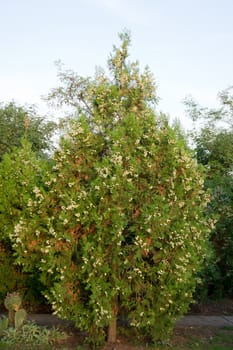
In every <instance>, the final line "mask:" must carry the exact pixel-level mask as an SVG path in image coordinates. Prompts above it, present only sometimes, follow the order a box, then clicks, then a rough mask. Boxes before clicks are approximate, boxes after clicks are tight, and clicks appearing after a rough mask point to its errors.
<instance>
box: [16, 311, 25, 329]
mask: <svg viewBox="0 0 233 350" xmlns="http://www.w3.org/2000/svg"><path fill="white" fill-rule="evenodd" d="M26 317H27V313H26V311H25V310H24V309H19V310H17V311H16V312H15V328H20V327H21V326H22V324H23V323H24V321H25V320H26Z"/></svg>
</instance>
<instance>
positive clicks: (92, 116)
mask: <svg viewBox="0 0 233 350" xmlns="http://www.w3.org/2000/svg"><path fill="white" fill-rule="evenodd" d="M120 39H121V46H120V47H119V48H116V47H115V48H114V50H113V54H112V55H111V56H110V58H109V61H108V67H109V71H110V77H108V76H107V75H106V74H105V73H104V72H103V71H101V70H99V71H98V72H97V73H96V76H95V77H94V79H93V80H92V79H90V78H87V79H86V78H81V77H79V76H77V75H75V74H74V73H72V72H65V73H63V74H62V79H63V86H61V87H59V88H58V89H56V90H54V91H53V92H52V94H51V97H55V98H56V99H57V101H58V103H61V104H62V103H66V104H69V105H72V106H74V107H75V109H76V111H77V116H76V118H75V119H74V120H73V121H72V123H71V126H70V128H69V130H68V131H67V135H66V136H64V138H63V139H62V141H61V144H60V149H59V151H58V152H57V153H56V155H55V158H54V163H55V165H54V167H53V171H52V176H51V178H50V179H49V180H48V182H47V186H48V191H47V194H46V195H45V196H44V194H43V193H38V195H37V198H36V199H35V200H34V201H33V202H32V203H31V206H30V210H29V211H28V212H27V211H25V213H24V217H22V218H21V220H20V222H19V224H18V225H17V226H16V227H15V233H14V241H15V249H16V250H17V253H18V262H19V263H21V264H23V265H24V267H25V269H29V270H30V268H32V266H37V268H38V269H39V270H40V272H41V278H42V281H44V283H45V284H47V285H48V286H49V287H48V291H47V293H46V296H47V298H48V300H49V301H50V302H51V304H52V306H53V309H54V311H55V313H56V314H58V315H59V316H61V317H63V318H67V319H71V320H74V321H75V323H76V325H77V326H78V328H79V329H82V330H85V331H87V332H88V333H89V334H90V338H91V339H92V340H93V341H95V342H97V341H101V340H103V339H105V337H106V336H107V339H108V341H109V342H115V341H116V321H117V318H118V317H119V315H121V313H122V311H123V310H124V312H125V313H127V317H128V319H129V321H130V324H131V326H132V327H135V328H136V329H138V330H139V331H142V332H144V334H148V335H150V336H151V337H152V339H153V340H154V341H158V340H162V339H165V338H167V337H168V336H169V334H170V332H171V330H172V328H173V325H174V323H175V321H176V319H177V318H178V317H180V316H181V315H183V313H184V312H185V311H186V310H187V307H188V305H189V303H190V300H191V297H192V292H193V290H194V288H195V284H196V277H195V276H196V274H197V272H198V271H199V270H200V268H201V265H202V263H203V259H204V257H205V255H206V252H207V243H206V242H207V236H208V231H209V230H208V224H207V222H206V219H205V217H204V215H203V210H204V208H205V205H206V202H207V196H206V194H205V193H204V191H203V175H202V171H201V169H200V168H199V167H198V166H197V164H196V162H195V161H194V160H193V159H192V154H191V153H190V151H189V150H188V148H187V146H186V145H185V142H184V140H183V139H182V138H181V137H180V136H179V133H177V132H176V131H175V130H173V129H172V128H171V127H169V125H168V122H167V120H166V118H165V117H163V116H157V115H156V114H155V112H154V109H153V104H154V102H155V101H156V94H155V85H154V81H153V79H152V77H151V73H150V72H149V70H148V69H146V70H145V71H144V72H143V73H140V71H139V66H138V63H137V62H136V63H131V62H130V61H129V59H128V56H129V53H128V48H129V43H130V37H129V35H128V34H127V33H123V34H121V35H120ZM19 242H20V243H19ZM106 329H108V331H107V335H106V334H105V330H106Z"/></svg>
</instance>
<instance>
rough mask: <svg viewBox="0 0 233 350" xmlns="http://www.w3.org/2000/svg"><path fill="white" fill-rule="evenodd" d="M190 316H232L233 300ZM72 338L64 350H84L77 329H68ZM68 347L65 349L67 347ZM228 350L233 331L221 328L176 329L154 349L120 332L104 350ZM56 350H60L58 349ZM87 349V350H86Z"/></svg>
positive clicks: (205, 306)
mask: <svg viewBox="0 0 233 350" xmlns="http://www.w3.org/2000/svg"><path fill="white" fill-rule="evenodd" d="M189 314H194V315H202V316H223V315H225V316H229V315H230V316H233V300H232V299H224V300H221V301H209V302H208V303H202V304H198V305H193V306H192V308H191V309H190V311H189ZM69 331H70V336H69V338H68V339H67V340H66V341H65V343H64V344H60V349H63V350H80V349H83V350H84V349H85V348H86V347H85V346H84V345H83V343H82V340H83V337H82V336H81V335H80V333H78V332H77V331H75V330H74V329H71V328H70V329H69ZM64 346H65V347H64ZM150 348H151V349H153V350H168V349H169V350H188V349H196V350H225V349H233V327H230V328H221V329H220V328H219V327H214V326H211V327H208V326H205V327H203V326H195V327H194V326H185V325H182V326H176V327H175V329H174V333H173V336H172V338H171V340H170V342H169V344H167V345H166V344H165V345H163V346H161V345H158V346H157V347H151V345H150V344H148V343H146V342H145V341H144V342H140V341H138V340H137V339H136V338H135V337H134V335H133V334H130V333H129V331H128V330H127V329H123V328H122V329H121V328H120V329H119V335H118V339H117V343H116V344H113V345H112V344H111V345H109V344H106V345H105V346H104V347H102V348H101V350H144V349H147V350H149V349H150ZM54 349H59V347H58V346H57V347H56V348H54ZM86 349H87V348H86Z"/></svg>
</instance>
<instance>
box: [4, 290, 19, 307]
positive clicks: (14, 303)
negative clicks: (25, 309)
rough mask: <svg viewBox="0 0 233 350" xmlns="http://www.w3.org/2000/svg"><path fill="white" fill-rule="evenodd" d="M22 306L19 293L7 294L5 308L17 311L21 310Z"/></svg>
mask: <svg viewBox="0 0 233 350" xmlns="http://www.w3.org/2000/svg"><path fill="white" fill-rule="evenodd" d="M21 304H22V297H21V296H20V295H19V293H17V292H13V293H7V296H6V298H5V300H4V305H5V308H6V309H7V310H8V311H17V310H19V309H20V307H21Z"/></svg>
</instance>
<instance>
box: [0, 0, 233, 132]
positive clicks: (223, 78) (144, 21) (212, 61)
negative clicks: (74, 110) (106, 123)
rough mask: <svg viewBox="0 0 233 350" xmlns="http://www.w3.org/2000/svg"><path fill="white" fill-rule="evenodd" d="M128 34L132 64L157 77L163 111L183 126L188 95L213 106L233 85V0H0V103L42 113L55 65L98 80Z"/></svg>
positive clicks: (54, 79)
mask: <svg viewBox="0 0 233 350" xmlns="http://www.w3.org/2000/svg"><path fill="white" fill-rule="evenodd" d="M123 29H128V30H129V31H130V32H131V39H132V46H131V51H130V52H131V57H130V60H131V61H134V60H138V61H139V63H140V67H141V68H142V69H143V68H144V67H145V66H146V65H148V66H149V68H150V70H151V71H152V73H153V74H154V77H155V81H156V84H157V94H158V96H159V97H160V102H159V105H158V107H157V108H158V110H161V111H163V112H164V113H168V114H169V115H170V117H171V119H173V118H178V119H180V120H181V123H182V125H183V126H184V127H185V125H187V123H189V121H188V119H187V118H186V116H185V107H184V104H183V102H182V101H183V99H184V98H185V97H186V96H187V95H191V96H193V98H194V99H195V100H197V101H198V102H199V103H200V104H201V105H203V106H208V107H214V106H216V105H217V94H218V92H219V91H221V90H223V89H225V88H228V87H229V86H232V85H233V0H7V1H6V0H0V102H2V103H6V102H9V101H12V100H14V101H15V102H16V103H17V104H21V105H25V104H27V105H28V104H29V105H30V104H36V105H37V106H38V110H39V111H40V112H41V113H44V112H45V110H47V109H46V108H47V107H46V106H45V104H44V102H43V100H42V99H41V97H42V96H46V95H47V94H48V93H49V91H50V90H51V89H52V88H54V87H56V86H58V84H59V81H58V77H57V67H56V65H55V62H56V61H58V60H60V61H62V62H63V64H64V66H65V68H67V69H72V70H74V71H75V72H77V73H78V74H79V75H81V76H93V74H94V72H95V68H96V67H98V66H102V67H104V68H105V67H106V61H107V59H108V57H109V54H110V53H111V51H112V47H113V45H117V44H119V39H118V33H119V32H121V31H122V30H123Z"/></svg>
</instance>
